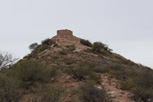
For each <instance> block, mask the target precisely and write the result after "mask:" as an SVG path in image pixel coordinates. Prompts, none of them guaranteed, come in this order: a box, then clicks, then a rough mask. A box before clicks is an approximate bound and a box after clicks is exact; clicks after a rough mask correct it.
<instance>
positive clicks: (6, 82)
mask: <svg viewBox="0 0 153 102" xmlns="http://www.w3.org/2000/svg"><path fill="white" fill-rule="evenodd" d="M19 85H20V84H19V81H17V80H16V79H14V78H12V77H7V76H6V75H4V74H2V73H0V102H18V101H19V99H20V98H21V96H22V94H23V90H22V89H20V86H19Z"/></svg>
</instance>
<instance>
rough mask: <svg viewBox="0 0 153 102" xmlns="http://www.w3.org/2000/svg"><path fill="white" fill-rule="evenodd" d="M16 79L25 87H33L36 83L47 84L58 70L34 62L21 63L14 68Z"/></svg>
mask: <svg viewBox="0 0 153 102" xmlns="http://www.w3.org/2000/svg"><path fill="white" fill-rule="evenodd" d="M15 67H16V68H15V71H16V73H17V78H18V79H19V80H20V81H21V82H22V84H23V85H24V86H25V87H26V86H30V85H34V84H35V83H36V82H39V83H44V82H49V81H50V79H51V78H53V77H54V76H55V75H56V74H55V72H56V71H57V70H58V68H49V67H47V66H46V65H44V64H41V63H39V62H35V61H22V62H20V63H19V64H17V65H16V66H15Z"/></svg>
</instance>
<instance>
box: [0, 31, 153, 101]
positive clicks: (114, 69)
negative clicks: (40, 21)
mask: <svg viewBox="0 0 153 102" xmlns="http://www.w3.org/2000/svg"><path fill="white" fill-rule="evenodd" d="M32 45H33V46H31V47H30V48H31V49H32V52H31V53H30V54H29V55H27V56H25V57H24V59H22V60H20V61H19V62H18V63H17V64H15V65H14V66H12V68H10V69H8V70H6V69H3V70H2V71H1V73H2V74H3V75H4V77H2V78H1V76H0V80H2V79H4V78H6V79H7V81H4V80H3V81H4V83H5V86H6V88H5V89H3V88H2V89H3V90H4V91H1V90H0V92H1V93H3V95H5V96H6V97H7V98H6V97H4V96H3V97H0V100H1V102H153V87H152V86H153V81H152V78H153V71H152V70H151V69H150V68H147V67H145V66H143V65H140V64H136V63H134V62H132V61H130V60H128V59H126V58H124V57H122V56H121V55H119V54H116V53H114V52H112V50H111V49H110V48H109V47H108V46H107V45H105V44H103V43H101V42H94V43H91V42H90V41H88V40H85V39H82V38H78V37H75V36H74V35H73V32H72V31H70V30H67V29H66V30H58V31H57V35H56V36H54V37H53V38H48V39H45V40H43V41H42V43H41V44H40V45H37V44H36V43H34V44H32ZM12 80H13V81H12ZM14 82H15V83H14ZM7 83H10V84H9V85H8V84H7ZM7 86H8V87H7ZM10 86H11V88H10ZM0 87H1V84H0ZM8 88H9V89H8ZM4 92H6V93H4ZM1 93H0V96H1ZM9 93H11V94H9Z"/></svg>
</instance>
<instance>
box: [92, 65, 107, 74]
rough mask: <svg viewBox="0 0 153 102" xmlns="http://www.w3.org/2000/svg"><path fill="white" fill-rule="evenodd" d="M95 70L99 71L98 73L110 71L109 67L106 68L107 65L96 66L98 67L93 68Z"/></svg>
mask: <svg viewBox="0 0 153 102" xmlns="http://www.w3.org/2000/svg"><path fill="white" fill-rule="evenodd" d="M93 70H94V71H95V72H97V73H102V74H103V73H107V72H109V70H110V69H109V68H106V67H103V66H96V67H94V69H93Z"/></svg>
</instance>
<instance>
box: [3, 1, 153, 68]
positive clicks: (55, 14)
mask: <svg viewBox="0 0 153 102" xmlns="http://www.w3.org/2000/svg"><path fill="white" fill-rule="evenodd" d="M60 29H70V30H72V31H73V32H74V35H75V36H77V37H80V38H84V39H88V40H90V41H91V42H95V41H101V42H103V43H105V44H108V45H109V47H110V48H111V49H113V51H114V52H116V53H118V54H120V55H122V56H124V57H126V58H128V59H130V60H132V61H134V62H136V63H141V64H143V65H145V66H149V67H151V68H153V0H0V51H7V52H10V53H13V54H14V55H15V56H16V57H20V58H22V57H23V56H25V55H27V54H28V53H30V50H29V49H28V46H29V45H30V44H31V43H33V42H37V43H40V42H41V41H42V40H44V39H45V38H51V37H53V36H55V35H56V31H57V30H60Z"/></svg>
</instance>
